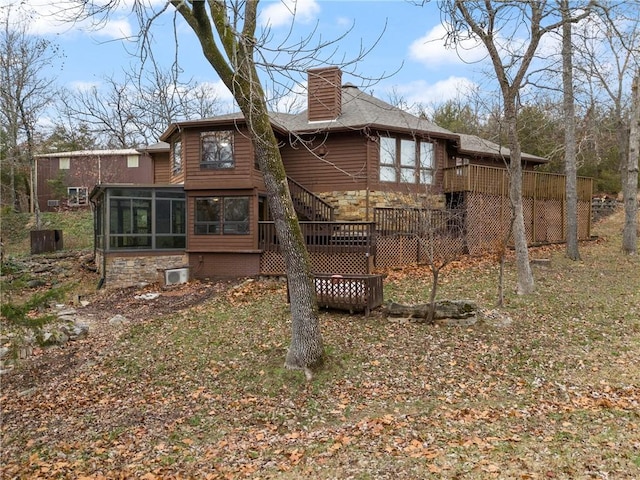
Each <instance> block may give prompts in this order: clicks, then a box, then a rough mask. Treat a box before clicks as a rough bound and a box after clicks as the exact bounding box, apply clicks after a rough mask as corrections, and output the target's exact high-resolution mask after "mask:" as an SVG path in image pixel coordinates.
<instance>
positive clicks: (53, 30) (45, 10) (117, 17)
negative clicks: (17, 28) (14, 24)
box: [0, 0, 134, 39]
mask: <svg viewBox="0 0 640 480" xmlns="http://www.w3.org/2000/svg"><path fill="white" fill-rule="evenodd" d="M104 3H106V2H104ZM0 7H5V8H2V9H1V10H0V18H4V16H5V15H7V14H10V15H11V18H16V19H26V20H27V21H28V27H29V32H31V33H32V34H35V35H49V34H62V35H65V34H66V35H70V34H73V33H78V32H92V33H94V35H96V36H99V37H104V38H108V39H122V38H126V37H129V36H131V35H132V32H133V29H132V26H131V22H130V19H134V18H133V17H131V16H130V12H131V10H130V8H129V7H127V6H126V2H122V4H119V6H118V8H113V9H112V10H111V11H110V12H109V14H108V15H107V14H99V15H96V16H94V17H92V18H83V17H84V16H85V15H84V13H85V12H84V11H83V8H84V7H83V6H82V4H81V3H79V2H74V1H70V0H63V1H58V2H49V1H44V0H25V1H22V2H20V4H16V3H15V1H12V0H0ZM9 12H10V13H9Z"/></svg>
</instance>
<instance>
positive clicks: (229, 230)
mask: <svg viewBox="0 0 640 480" xmlns="http://www.w3.org/2000/svg"><path fill="white" fill-rule="evenodd" d="M195 234H196V235H247V234H249V197H201V198H196V218H195Z"/></svg>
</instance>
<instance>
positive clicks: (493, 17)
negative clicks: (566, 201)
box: [440, 0, 591, 294]
mask: <svg viewBox="0 0 640 480" xmlns="http://www.w3.org/2000/svg"><path fill="white" fill-rule="evenodd" d="M590 3H591V2H589V4H590ZM586 6H588V5H586ZM440 8H441V12H442V13H443V15H444V17H445V24H446V25H447V26H448V38H447V40H448V43H449V44H450V45H451V46H454V47H455V46H456V45H458V44H459V42H460V41H462V40H464V39H467V38H475V39H477V40H479V41H480V42H481V43H482V45H483V46H484V48H485V49H486V50H487V53H488V57H489V60H490V61H491V64H492V65H493V70H494V72H495V75H496V79H497V81H498V85H499V88H500V91H501V94H502V101H503V109H504V118H505V122H506V129H507V139H508V145H509V150H510V154H511V155H510V160H509V165H508V172H509V180H510V181H509V200H510V203H511V211H512V216H513V227H512V233H513V240H514V245H515V252H516V266H517V292H518V294H528V293H532V292H533V291H534V290H535V284H534V280H533V274H532V271H531V265H530V263H529V252H528V247H527V239H526V231H525V224H524V210H523V202H522V151H521V145H520V139H519V137H518V109H519V104H520V93H521V90H522V89H523V87H524V86H525V85H526V84H527V81H528V78H527V75H528V73H529V70H530V66H531V64H532V62H533V61H534V60H535V58H536V52H537V50H538V47H539V45H540V41H541V39H542V37H543V36H544V35H545V34H547V33H548V32H552V31H554V30H556V29H558V28H559V27H560V26H561V25H562V24H563V23H564V22H565V21H566V20H563V19H558V12H557V9H556V8H555V5H553V6H552V5H548V2H547V1H544V0H542V1H535V2H520V1H496V2H493V1H489V0H486V1H479V0H474V1H462V0H445V1H443V2H442V3H441V4H440ZM571 21H573V19H571ZM523 26H524V27H525V28H522V27H523ZM522 33H524V34H525V35H526V38H524V39H522V38H517V37H518V35H520V34H522Z"/></svg>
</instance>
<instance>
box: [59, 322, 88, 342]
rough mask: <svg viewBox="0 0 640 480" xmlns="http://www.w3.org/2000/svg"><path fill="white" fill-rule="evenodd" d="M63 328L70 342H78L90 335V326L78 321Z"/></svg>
mask: <svg viewBox="0 0 640 480" xmlns="http://www.w3.org/2000/svg"><path fill="white" fill-rule="evenodd" d="M61 328H62V329H63V330H64V332H65V333H66V334H67V335H68V336H69V340H78V339H80V338H84V337H86V336H87V335H88V334H89V326H88V325H85V324H84V323H79V322H77V321H75V322H70V323H68V324H67V325H63V326H62V327H61Z"/></svg>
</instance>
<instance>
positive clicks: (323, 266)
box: [260, 252, 373, 275]
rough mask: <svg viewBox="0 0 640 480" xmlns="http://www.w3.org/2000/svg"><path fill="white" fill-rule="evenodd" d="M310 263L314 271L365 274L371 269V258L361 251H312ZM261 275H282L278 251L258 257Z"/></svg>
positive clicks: (282, 262)
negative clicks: (329, 252) (330, 252)
mask: <svg viewBox="0 0 640 480" xmlns="http://www.w3.org/2000/svg"><path fill="white" fill-rule="evenodd" d="M310 255H311V263H312V265H313V271H314V272H316V273H344V274H367V273H370V272H371V270H372V262H373V259H371V258H369V257H366V256H365V255H364V254H362V253H332V254H328V253H322V252H313V253H310ZM260 272H261V273H262V274H263V275H283V274H284V273H285V263H284V259H283V258H282V255H281V254H280V253H278V252H264V253H263V254H262V257H261V259H260Z"/></svg>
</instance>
